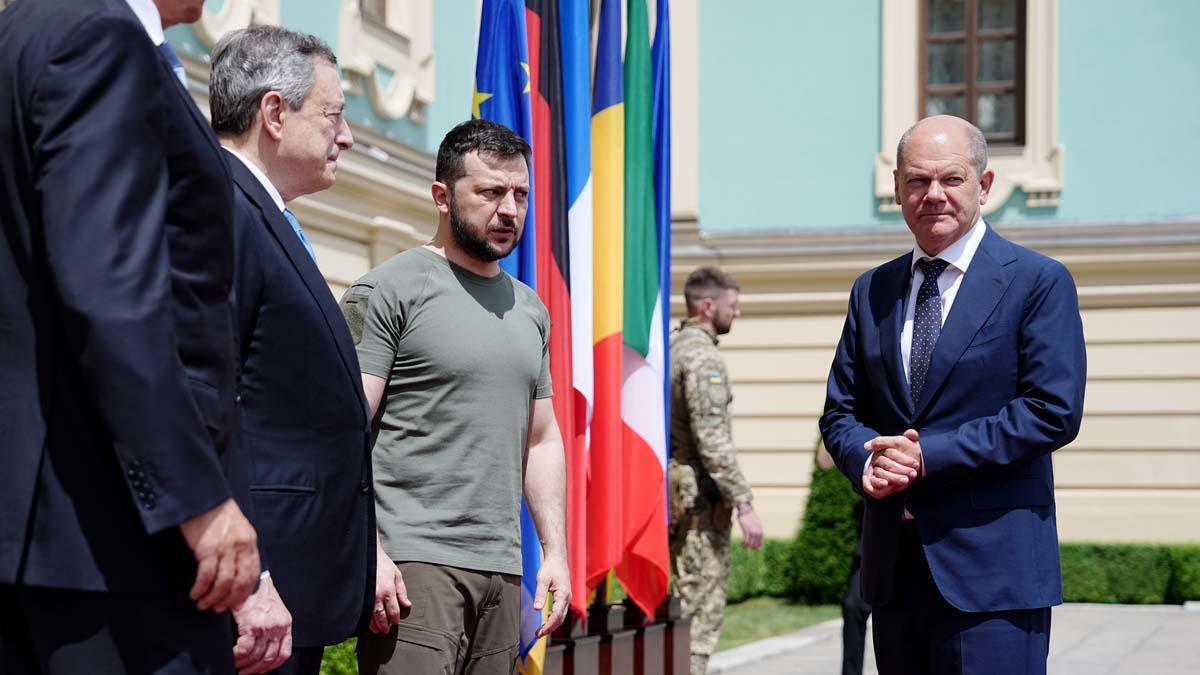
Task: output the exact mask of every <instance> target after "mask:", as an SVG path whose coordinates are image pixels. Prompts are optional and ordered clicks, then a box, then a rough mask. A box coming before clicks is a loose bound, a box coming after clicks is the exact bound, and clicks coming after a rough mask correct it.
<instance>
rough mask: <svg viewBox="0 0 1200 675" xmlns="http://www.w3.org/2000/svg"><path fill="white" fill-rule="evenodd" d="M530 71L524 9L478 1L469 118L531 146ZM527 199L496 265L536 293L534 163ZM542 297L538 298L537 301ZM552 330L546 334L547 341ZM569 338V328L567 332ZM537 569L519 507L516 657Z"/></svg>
mask: <svg viewBox="0 0 1200 675" xmlns="http://www.w3.org/2000/svg"><path fill="white" fill-rule="evenodd" d="M531 75H532V71H531V67H530V63H529V56H528V45H527V43H526V32H525V7H524V6H523V3H521V2H519V0H483V11H482V16H481V17H480V21H479V52H478V56H477V57H476V61H475V92H474V95H473V99H472V103H471V105H472V109H471V116H472V117H476V118H479V117H482V118H484V119H489V120H493V121H496V122H499V123H501V124H503V125H505V126H507V127H508V128H510V129H512V130H513V131H515V132H517V133H518V134H520V135H521V136H522V137H524V138H525V140H526V141H529V142H530V144H532V143H533V132H532V129H533V119H532V114H531V108H530V100H529V99H530V97H529V94H530V91H531V90H532V79H531ZM530 174H531V175H530V179H531V187H532V190H531V197H530V200H529V211H528V213H527V214H526V216H525V229H524V232H523V234H522V236H521V243H520V245H518V247H517V249H516V250H515V251H514V252H513V253H512V254H511V255H509V256H508V257H507V258H505V259H503V260H502V261H501V262H500V264H501V266H502V267H503V268H504V270H505V271H506V272H508V273H509V274H511V275H513V276H515V277H516V278H518V279H520V280H521V281H523V282H525V283H526V284H527V285H529V286H531V287H532V288H534V289H535V290H536V289H538V275H537V246H538V238H539V237H538V235H539V232H538V226H537V223H538V218H537V211H538V206H539V204H540V203H541V202H540V201H539V200H540V199H541V196H540V195H539V194H538V190H539V183H538V175H537V165H536V162H535V164H534V166H532V167H530ZM543 297H544V296H543ZM557 329H558V328H557V327H555V330H552V331H551V334H552V335H553V334H554V333H555V331H556V330H557ZM567 330H568V333H569V328H568V329H567ZM541 564H542V547H541V541H540V539H539V538H538V536H537V528H536V527H535V526H534V523H533V518H532V517H531V516H530V514H529V509H528V508H527V506H526V505H525V503H524V501H523V500H522V503H521V631H520V632H521V655H522V656H525V655H526V654H528V653H529V651H530V650H531V649H533V647H534V644H535V643H536V642H537V638H536V636H535V633H536V632H537V629H538V626H540V625H541V623H542V612H539V611H535V610H534V609H533V597H534V594H535V593H536V591H537V574H538V570H539V569H540V568H541Z"/></svg>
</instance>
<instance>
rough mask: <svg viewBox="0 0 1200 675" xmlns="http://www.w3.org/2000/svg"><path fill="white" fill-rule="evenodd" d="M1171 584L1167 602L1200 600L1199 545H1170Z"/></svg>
mask: <svg viewBox="0 0 1200 675" xmlns="http://www.w3.org/2000/svg"><path fill="white" fill-rule="evenodd" d="M1168 550H1170V552H1171V584H1170V586H1169V587H1168V589H1167V602H1173V603H1184V602H1187V601H1189V600H1200V545H1190V546H1187V545H1179V546H1171V547H1170V548H1169V549H1168Z"/></svg>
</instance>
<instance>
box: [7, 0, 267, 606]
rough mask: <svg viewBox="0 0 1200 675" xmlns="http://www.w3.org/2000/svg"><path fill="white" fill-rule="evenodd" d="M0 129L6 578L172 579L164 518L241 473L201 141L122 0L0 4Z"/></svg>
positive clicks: (182, 556) (219, 236) (190, 562)
mask: <svg viewBox="0 0 1200 675" xmlns="http://www.w3.org/2000/svg"><path fill="white" fill-rule="evenodd" d="M0 146H3V147H4V149H5V150H4V152H5V158H6V159H5V161H4V162H0V227H2V229H3V234H4V236H3V237H2V238H0V438H2V439H3V441H2V442H0V465H2V466H3V470H0V583H14V582H15V583H25V584H30V585H41V586H52V587H61V588H74V589H87V590H109V591H121V592H166V591H170V592H180V591H186V589H187V588H188V587H189V586H190V585H191V582H192V578H193V577H194V574H195V562H194V559H193V557H192V555H191V553H190V552H189V551H188V550H187V548H186V546H185V544H184V542H183V539H182V537H181V536H180V534H179V531H178V529H177V528H175V526H176V525H178V524H179V523H180V522H182V521H184V520H186V519H187V518H190V517H192V516H195V515H198V514H200V513H202V512H204V511H206V510H208V509H209V508H211V507H213V506H214V505H216V504H217V503H219V502H220V501H222V500H224V499H226V498H228V497H229V496H230V495H231V494H233V493H236V492H237V489H236V488H237V483H238V480H237V477H236V476H234V475H233V474H232V473H230V472H231V466H230V464H229V462H230V461H231V459H232V456H233V453H229V452H226V442H227V441H228V435H229V431H230V430H231V428H232V427H231V421H232V420H233V419H234V418H235V416H236V413H235V410H236V409H235V405H234V393H235V392H234V386H235V382H236V367H237V363H236V344H235V342H234V340H235V334H234V324H233V320H234V316H233V306H232V303H231V300H230V292H231V290H232V283H233V239H232V188H231V186H230V184H229V175H228V173H227V171H226V169H225V166H224V163H223V161H222V158H221V155H220V152H221V151H220V149H219V147H218V146H217V145H216V139H215V138H214V137H213V136H212V133H211V132H210V131H209V130H208V128H207V126H206V124H205V123H204V118H203V116H201V115H200V113H199V111H198V110H197V109H196V108H195V105H194V104H193V103H192V101H191V100H190V98H189V97H188V95H187V93H186V92H185V91H184V90H183V88H182V87H181V86H180V85H179V82H178V80H176V79H175V78H174V75H173V73H172V72H171V70H170V67H169V66H168V65H167V64H166V62H165V60H164V59H163V58H162V56H161V54H160V53H159V51H158V50H157V49H156V48H155V47H154V45H153V44H152V43H151V41H150V39H149V37H148V36H147V35H146V32H145V30H144V29H143V27H142V25H141V24H140V23H139V22H138V20H137V18H136V17H135V16H134V14H133V13H132V12H131V11H130V9H129V7H128V5H127V4H126V3H125V2H123V1H122V0H39V1H38V2H19V3H16V4H15V5H13V6H12V7H10V8H8V9H7V10H5V11H4V12H0ZM201 196H202V198H201ZM241 485H242V486H243V487H244V480H242V481H241Z"/></svg>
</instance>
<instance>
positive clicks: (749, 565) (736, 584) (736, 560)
mask: <svg viewBox="0 0 1200 675" xmlns="http://www.w3.org/2000/svg"><path fill="white" fill-rule="evenodd" d="M764 569H765V566H764V565H763V555H762V552H761V551H751V550H750V549H748V548H745V547H743V546H742V545H741V544H739V543H737V542H735V543H734V544H733V546H732V547H730V550H729V590H728V591H727V592H726V594H725V600H726V602H729V603H733V602H741V601H743V600H746V599H748V598H756V597H758V596H760V595H762V594H763V577H764V576H765V571H764Z"/></svg>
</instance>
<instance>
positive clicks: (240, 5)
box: [192, 0, 282, 48]
mask: <svg viewBox="0 0 1200 675" xmlns="http://www.w3.org/2000/svg"><path fill="white" fill-rule="evenodd" d="M280 2H282V0H225V5H224V6H223V7H221V9H220V11H217V12H214V11H212V10H210V9H208V8H207V7H206V8H205V9H204V11H203V12H202V13H201V14H200V20H199V21H197V22H196V23H194V24H192V27H193V28H194V29H195V32H196V37H198V38H199V39H200V41H201V42H202V43H204V45H205V46H206V47H209V48H212V46H213V45H215V44H217V40H220V39H221V36H222V35H224V34H226V33H228V32H229V31H231V30H237V29H239V28H249V27H250V26H252V25H260V26H263V25H269V26H278V25H279V4H280Z"/></svg>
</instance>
